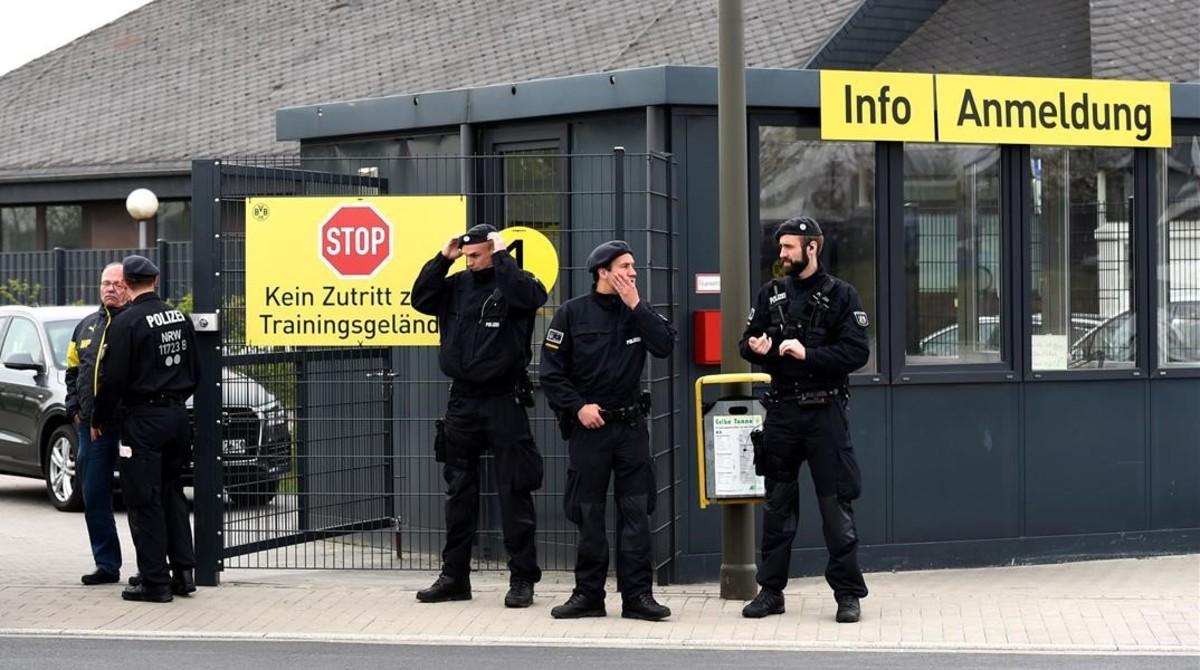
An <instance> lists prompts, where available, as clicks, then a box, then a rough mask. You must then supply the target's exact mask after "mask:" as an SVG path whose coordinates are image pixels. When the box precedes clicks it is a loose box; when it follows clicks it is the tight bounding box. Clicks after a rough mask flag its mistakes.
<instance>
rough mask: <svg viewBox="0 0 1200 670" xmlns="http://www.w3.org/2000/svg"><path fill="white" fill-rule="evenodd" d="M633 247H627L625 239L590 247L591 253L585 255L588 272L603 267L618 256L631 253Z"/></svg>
mask: <svg viewBox="0 0 1200 670" xmlns="http://www.w3.org/2000/svg"><path fill="white" fill-rule="evenodd" d="M632 253H633V249H631V248H629V243H628V242H626V241H625V240H612V241H609V242H605V243H604V244H601V245H600V246H598V247H596V248H595V249H592V253H590V254H588V257H587V269H588V272H595V271H596V268H601V267H604V266H605V265H608V264H609V263H611V262H612V261H613V259H614V258H616V257H618V256H623V255H625V254H632Z"/></svg>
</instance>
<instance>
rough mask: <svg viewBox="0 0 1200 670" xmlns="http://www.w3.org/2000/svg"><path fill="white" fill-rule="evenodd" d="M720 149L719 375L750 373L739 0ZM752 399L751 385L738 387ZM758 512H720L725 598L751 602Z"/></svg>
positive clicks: (728, 48) (726, 508)
mask: <svg viewBox="0 0 1200 670" xmlns="http://www.w3.org/2000/svg"><path fill="white" fill-rule="evenodd" d="M719 4H720V9H719V12H718V19H717V25H718V28H717V30H718V43H719V54H718V67H717V82H718V83H717V123H718V136H717V146H718V151H719V154H720V156H719V160H720V165H721V169H720V182H721V185H720V216H721V222H720V249H721V266H720V269H721V372H749V371H750V364H749V363H747V362H746V361H744V360H742V357H741V354H740V353H739V351H738V344H737V343H738V339H739V338H740V337H741V331H740V328H739V326H740V325H741V316H742V315H743V314H745V313H746V312H748V311H749V309H750V267H749V261H750V222H749V217H748V211H749V204H748V202H749V196H748V195H747V193H746V190H747V183H746V182H747V174H746V59H745V47H744V44H743V38H744V34H745V23H744V19H743V11H742V3H741V0H719ZM739 386H742V388H737V389H735V390H734V392H735V393H738V394H739V395H749V391H750V389H749V385H739ZM754 575H755V565H754V508H753V507H752V506H750V505H747V504H738V505H722V506H721V597H722V598H725V599H728V600H749V599H751V598H753V597H754V595H755V592H756V591H757V589H756V585H755V583H754Z"/></svg>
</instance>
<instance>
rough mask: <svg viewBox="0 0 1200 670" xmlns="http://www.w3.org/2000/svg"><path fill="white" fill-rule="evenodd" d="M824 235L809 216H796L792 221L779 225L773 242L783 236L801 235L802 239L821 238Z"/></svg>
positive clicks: (815, 221)
mask: <svg viewBox="0 0 1200 670" xmlns="http://www.w3.org/2000/svg"><path fill="white" fill-rule="evenodd" d="M823 234H824V233H822V232H821V226H820V225H818V224H817V220H816V219H814V218H812V217H811V216H797V217H796V218H794V219H788V220H787V221H784V222H783V223H781V224H779V228H777V229H776V230H775V241H776V242H778V241H779V238H781V237H783V236H784V235H803V236H804V237H821V236H822V235H823Z"/></svg>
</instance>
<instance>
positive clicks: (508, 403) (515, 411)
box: [412, 224, 546, 607]
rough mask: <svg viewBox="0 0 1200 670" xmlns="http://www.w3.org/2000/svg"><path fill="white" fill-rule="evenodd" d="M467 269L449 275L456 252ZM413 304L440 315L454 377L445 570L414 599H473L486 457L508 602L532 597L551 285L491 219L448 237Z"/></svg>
mask: <svg viewBox="0 0 1200 670" xmlns="http://www.w3.org/2000/svg"><path fill="white" fill-rule="evenodd" d="M460 256H461V257H465V258H466V265H467V271H465V272H456V273H455V274H452V275H450V276H449V277H447V276H446V271H447V270H449V269H450V266H451V264H453V263H454V261H455V260H457V259H458V258H459V257H460ZM412 297H413V306H414V307H416V309H417V310H418V311H420V312H421V313H423V314H429V315H431V316H436V317H437V318H438V332H439V333H441V348H440V349H439V350H438V363H439V365H440V366H441V368H442V372H443V373H445V375H446V376H447V377H449V378H450V379H451V380H452V384H451V386H450V401H449V404H448V405H447V407H446V417H445V419H444V421H443V422H440V423H439V424H438V426H439V429H438V436H437V438H436V442H435V447H434V449H435V454H436V457H437V460H438V462H441V463H444V467H443V470H442V476H443V478H444V479H445V480H446V485H447V487H448V488H447V491H446V546H445V548H444V549H443V551H442V572H441V575H439V576H438V578H437V581H435V582H434V583H433V585H432V586H430V587H429V588H427V589H424V590H422V591H419V592H417V600H420V601H421V602H427V603H433V602H444V601H449V600H470V599H471V580H470V572H471V544H472V543H473V541H474V539H475V532H476V528H477V526H478V519H479V456H480V454H481V453H482V452H483V451H485V450H488V449H490V450H491V452H492V456H493V458H494V460H495V464H496V481H497V488H498V489H499V490H498V494H499V495H498V497H499V500H500V517H501V522H502V524H503V529H504V547H505V549H507V550H508V555H509V561H508V569H509V590H508V593H507V594H506V595H505V597H504V604H505V606H507V607H529V606H530V605H531V604H533V585H534V584H535V583H536V582H538V581H539V580H540V579H541V577H542V572H541V569H540V568H538V564H537V549H536V547H535V545H534V532H535V530H536V510H535V509H534V505H533V491H535V490H537V489H538V488H540V487H541V485H542V456H541V454H540V453H538V450H537V446H536V445H535V444H534V441H533V434H532V433H531V432H530V430H529V417H528V415H527V414H526V408H527V407H531V406H533V394H532V387H531V386H530V384H529V378H528V376H527V373H526V367H527V366H528V365H529V360H530V358H531V356H532V351H531V349H530V344H531V340H532V337H533V320H534V317H535V316H536V314H537V310H538V308H539V307H541V306H542V305H544V304H545V303H546V289H545V287H544V286H542V283H541V282H540V281H538V280H537V278H536V277H534V276H533V275H532V274H530V273H529V272H526V271H524V270H522V269H521V268H520V267H518V265H517V262H516V260H514V259H513V257H512V255H511V254H509V252H508V250H507V249H506V247H505V242H504V239H503V238H502V237H501V236H500V234H499V233H498V232H497V231H496V229H495V228H494V227H492V226H490V225H487V224H479V225H477V226H474V227H472V228H471V229H470V230H468V231H467V232H466V234H464V235H459V236H456V237H453V238H451V239H450V241H449V242H448V243H447V244H446V246H445V248H443V249H442V251H441V252H440V253H438V254H437V255H435V256H434V257H433V259H432V260H430V261H429V262H428V263H426V264H425V266H424V267H423V268H422V269H421V273H420V275H418V277H417V280H416V283H415V284H413V290H412Z"/></svg>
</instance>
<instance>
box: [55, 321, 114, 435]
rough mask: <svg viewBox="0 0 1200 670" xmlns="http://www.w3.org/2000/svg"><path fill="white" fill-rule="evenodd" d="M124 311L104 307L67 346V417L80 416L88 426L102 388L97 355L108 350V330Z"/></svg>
mask: <svg viewBox="0 0 1200 670" xmlns="http://www.w3.org/2000/svg"><path fill="white" fill-rule="evenodd" d="M122 309H123V308H122V307H105V306H104V305H100V309H98V310H96V311H95V312H94V313H92V314H89V315H87V316H85V317H84V318H83V319H82V320H80V322H79V323H77V324H75V332H73V333H71V342H70V343H69V344H68V345H67V373H66V382H67V401H66V402H67V416H78V417H79V419H80V420H81V421H84V422H88V421H90V420H91V418H92V408H93V407H95V405H96V388H97V387H99V386H100V379H99V368H98V367H97V365H96V352H98V351H100V347H102V346H104V338H105V335H106V334H107V333H108V326H109V324H111V323H112V320H113V318H114V317H116V315H117V314H120V313H121V310H122Z"/></svg>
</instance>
